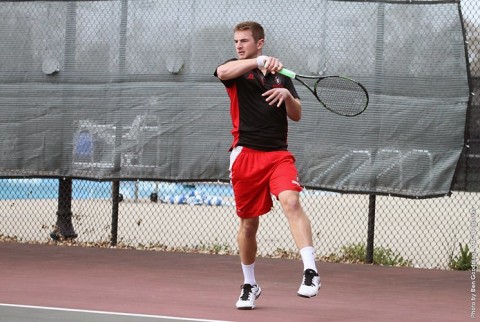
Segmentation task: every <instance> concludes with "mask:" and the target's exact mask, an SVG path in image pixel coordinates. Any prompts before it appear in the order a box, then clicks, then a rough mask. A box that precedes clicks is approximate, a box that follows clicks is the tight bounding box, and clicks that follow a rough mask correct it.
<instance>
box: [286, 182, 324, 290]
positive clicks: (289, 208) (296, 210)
mask: <svg viewBox="0 0 480 322" xmlns="http://www.w3.org/2000/svg"><path fill="white" fill-rule="evenodd" d="M278 199H279V201H280V204H281V206H282V209H283V211H284V213H285V216H286V217H287V220H288V223H289V225H290V231H291V232H292V236H293V239H294V241H295V244H296V245H297V247H298V249H299V250H300V255H301V257H302V261H303V269H304V272H303V278H302V283H301V285H300V288H299V290H298V292H297V294H298V295H299V296H302V297H313V296H315V295H317V294H318V290H319V288H320V285H321V284H320V276H319V275H318V271H317V268H316V265H315V250H314V248H313V242H312V228H311V224H310V219H309V218H308V217H307V215H306V214H305V212H304V211H303V208H302V205H301V204H300V196H299V192H297V191H292V190H285V191H282V192H281V193H280V194H279V195H278Z"/></svg>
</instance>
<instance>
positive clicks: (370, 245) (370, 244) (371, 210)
mask: <svg viewBox="0 0 480 322" xmlns="http://www.w3.org/2000/svg"><path fill="white" fill-rule="evenodd" d="M376 199H377V196H375V195H369V197H368V231H367V249H366V256H365V262H366V263H367V264H373V251H374V239H375V203H376Z"/></svg>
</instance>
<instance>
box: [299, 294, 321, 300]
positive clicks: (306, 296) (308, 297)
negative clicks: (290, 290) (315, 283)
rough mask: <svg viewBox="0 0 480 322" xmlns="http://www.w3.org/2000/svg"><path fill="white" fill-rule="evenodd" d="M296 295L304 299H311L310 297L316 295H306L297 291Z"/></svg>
mask: <svg viewBox="0 0 480 322" xmlns="http://www.w3.org/2000/svg"><path fill="white" fill-rule="evenodd" d="M297 295H298V296H300V297H303V298H306V299H311V298H312V297H315V296H317V294H314V295H312V296H308V295H303V294H300V293H297Z"/></svg>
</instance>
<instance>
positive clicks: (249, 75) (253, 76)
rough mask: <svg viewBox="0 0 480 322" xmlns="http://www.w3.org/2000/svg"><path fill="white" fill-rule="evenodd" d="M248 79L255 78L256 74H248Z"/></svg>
mask: <svg viewBox="0 0 480 322" xmlns="http://www.w3.org/2000/svg"><path fill="white" fill-rule="evenodd" d="M247 79H255V75H253V73H250V74H248V76H247Z"/></svg>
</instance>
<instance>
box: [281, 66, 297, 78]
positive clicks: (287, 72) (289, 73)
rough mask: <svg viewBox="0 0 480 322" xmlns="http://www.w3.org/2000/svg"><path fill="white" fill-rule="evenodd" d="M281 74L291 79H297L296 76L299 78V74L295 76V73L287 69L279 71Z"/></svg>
mask: <svg viewBox="0 0 480 322" xmlns="http://www.w3.org/2000/svg"><path fill="white" fill-rule="evenodd" d="M278 73H279V74H282V75H285V76H287V77H290V78H295V76H297V74H295V72H292V71H291V70H290V69H286V68H282V69H280V70H279V71H278Z"/></svg>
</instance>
